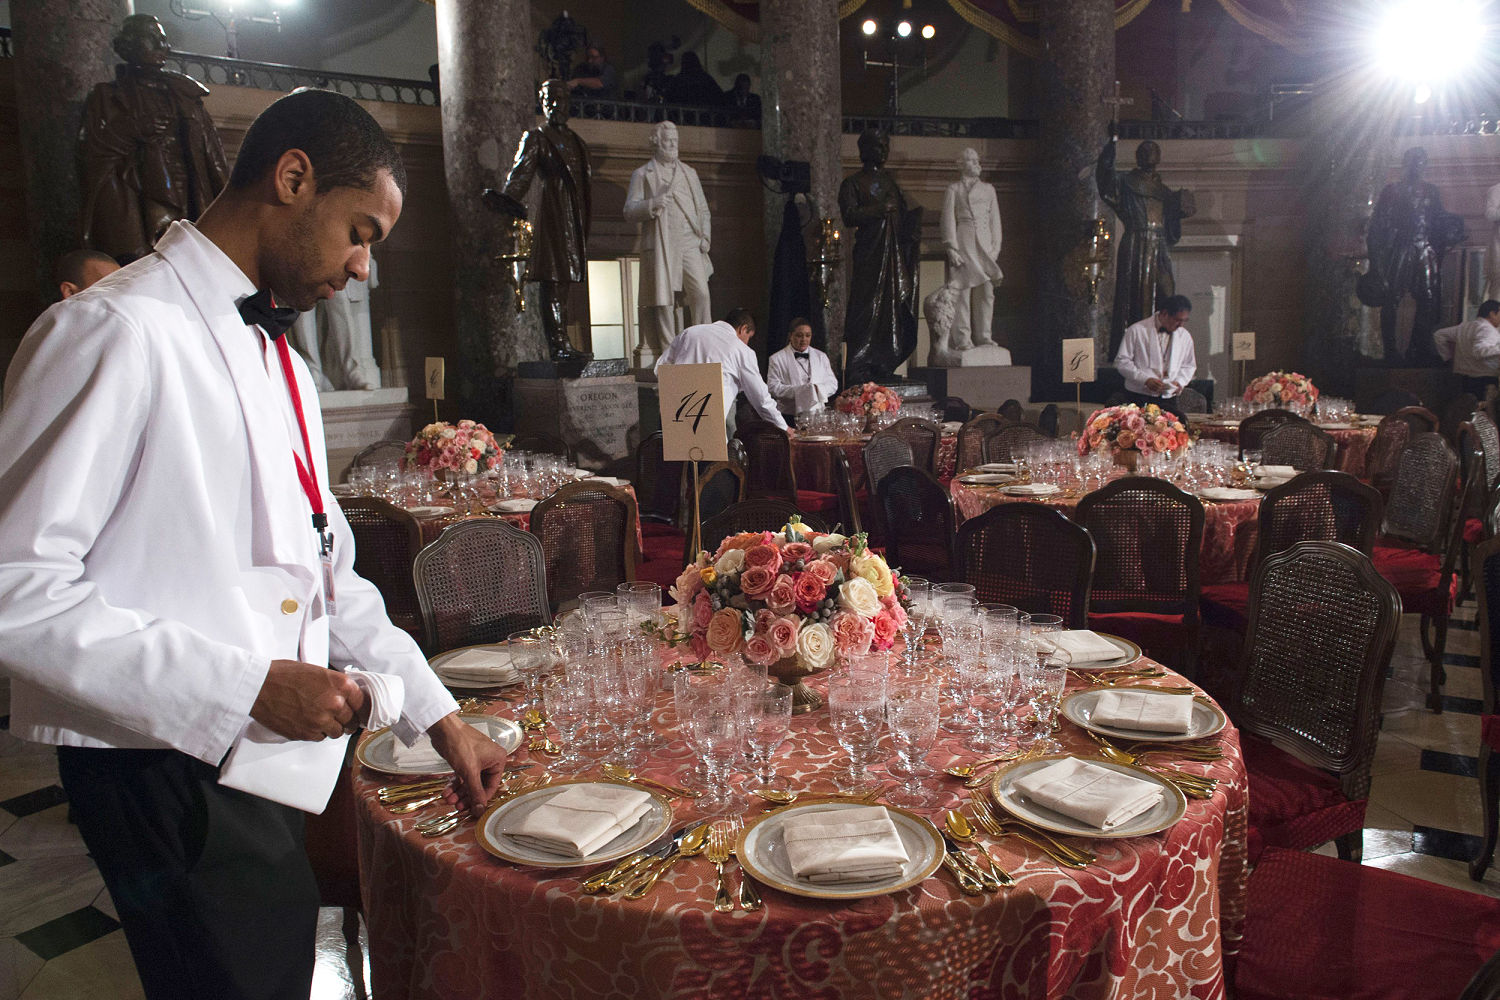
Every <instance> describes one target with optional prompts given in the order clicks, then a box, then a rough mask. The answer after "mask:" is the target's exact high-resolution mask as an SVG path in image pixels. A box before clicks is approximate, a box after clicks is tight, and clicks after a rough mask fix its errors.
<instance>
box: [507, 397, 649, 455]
mask: <svg viewBox="0 0 1500 1000" xmlns="http://www.w3.org/2000/svg"><path fill="white" fill-rule="evenodd" d="M515 417H516V432H517V433H524V432H527V431H530V432H532V433H536V434H548V435H551V436H553V437H557V438H561V439H562V441H563V442H564V443H565V444H567V445H568V446H569V447H570V448H573V449H574V450H576V451H577V453H578V464H579V465H580V466H582V467H583V468H586V469H602V468H604V467H605V466H606V465H608V464H609V463H610V462H613V461H616V460H618V459H622V458H626V457H628V456H629V455H630V454H631V449H632V447H633V446H634V444H635V436H636V434H638V433H639V431H638V426H639V424H640V422H641V418H640V405H639V403H638V402H637V398H636V384H635V377H634V376H633V375H604V376H598V377H594V378H576V379H568V378H564V379H558V378H517V379H516V393H515Z"/></svg>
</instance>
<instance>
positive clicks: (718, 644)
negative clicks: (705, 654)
mask: <svg viewBox="0 0 1500 1000" xmlns="http://www.w3.org/2000/svg"><path fill="white" fill-rule="evenodd" d="M704 639H705V640H706V641H707V642H708V648H709V649H711V650H713V651H714V652H715V653H733V652H735V651H736V650H738V649H739V648H740V646H741V645H743V644H744V641H745V619H744V618H743V617H741V615H740V613H739V612H738V611H736V610H735V609H734V608H720V609H719V610H718V611H715V612H714V616H713V619H712V620H711V621H709V623H708V634H707V635H706V636H704Z"/></svg>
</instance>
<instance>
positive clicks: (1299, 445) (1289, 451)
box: [1260, 420, 1338, 472]
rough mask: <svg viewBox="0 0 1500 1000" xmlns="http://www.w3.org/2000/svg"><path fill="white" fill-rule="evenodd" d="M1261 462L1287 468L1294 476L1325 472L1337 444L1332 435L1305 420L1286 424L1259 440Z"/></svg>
mask: <svg viewBox="0 0 1500 1000" xmlns="http://www.w3.org/2000/svg"><path fill="white" fill-rule="evenodd" d="M1260 447H1261V459H1260V460H1261V462H1262V463H1263V464H1265V465H1290V466H1291V467H1292V468H1294V469H1296V470H1297V471H1298V472H1306V471H1308V470H1309V469H1326V468H1329V467H1330V466H1331V465H1332V463H1333V456H1334V453H1335V452H1336V451H1337V450H1338V442H1336V441H1334V439H1333V435H1332V434H1329V433H1328V432H1327V431H1325V430H1323V429H1322V428H1321V427H1317V426H1315V425H1313V424H1312V423H1310V422H1309V421H1306V420H1289V421H1287V422H1286V423H1284V424H1281V425H1279V426H1276V427H1272V428H1271V429H1269V430H1268V431H1266V432H1265V434H1264V435H1263V436H1262V437H1261V442H1260Z"/></svg>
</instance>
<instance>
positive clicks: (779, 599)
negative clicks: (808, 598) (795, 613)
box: [766, 573, 797, 615]
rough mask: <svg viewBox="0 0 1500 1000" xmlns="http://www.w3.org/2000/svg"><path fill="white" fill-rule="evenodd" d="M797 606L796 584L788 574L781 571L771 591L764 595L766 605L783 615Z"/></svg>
mask: <svg viewBox="0 0 1500 1000" xmlns="http://www.w3.org/2000/svg"><path fill="white" fill-rule="evenodd" d="M796 606H797V585H796V583H795V582H794V581H793V580H792V578H791V577H790V576H788V575H787V574H785V573H782V574H781V575H780V576H778V577H777V578H776V583H775V584H773V585H772V587H771V592H770V593H769V594H767V595H766V607H768V608H770V609H771V610H772V611H774V612H776V613H777V614H778V615H784V614H786V613H787V612H789V611H791V610H792V609H793V608H795V607H796Z"/></svg>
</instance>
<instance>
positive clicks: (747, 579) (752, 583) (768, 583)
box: [740, 566, 776, 599]
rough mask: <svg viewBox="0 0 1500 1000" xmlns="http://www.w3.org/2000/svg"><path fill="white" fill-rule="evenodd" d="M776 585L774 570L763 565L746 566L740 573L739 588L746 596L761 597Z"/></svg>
mask: <svg viewBox="0 0 1500 1000" xmlns="http://www.w3.org/2000/svg"><path fill="white" fill-rule="evenodd" d="M775 585H776V571H775V570H773V569H767V568H766V567H764V566H748V567H746V569H745V571H744V572H743V573H741V574H740V590H742V591H744V594H745V596H746V597H752V598H756V599H759V598H762V597H765V596H766V595H767V594H769V593H770V592H771V588H772V587H774V586H775Z"/></svg>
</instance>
